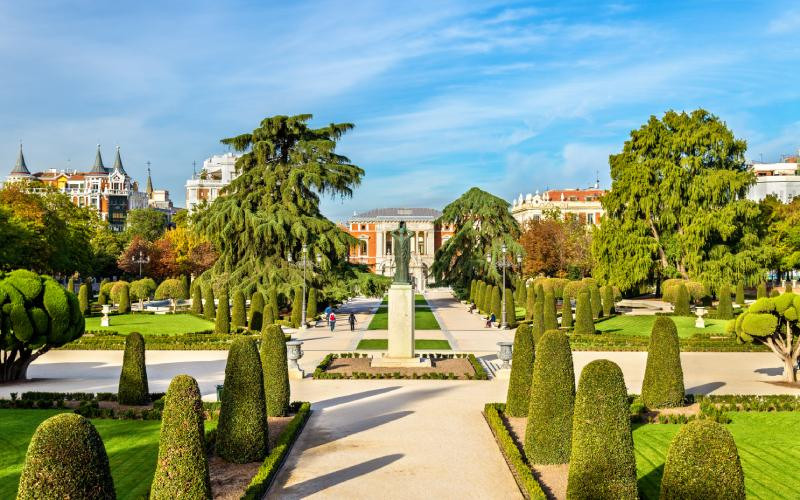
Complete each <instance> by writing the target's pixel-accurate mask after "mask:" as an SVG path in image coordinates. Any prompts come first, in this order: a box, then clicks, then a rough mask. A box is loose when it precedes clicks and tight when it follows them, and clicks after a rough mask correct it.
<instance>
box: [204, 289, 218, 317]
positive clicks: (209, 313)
mask: <svg viewBox="0 0 800 500" xmlns="http://www.w3.org/2000/svg"><path fill="white" fill-rule="evenodd" d="M203 316H205V317H206V319H207V320H209V321H214V320H215V319H216V317H217V309H216V305H215V304H214V289H213V288H211V285H205V286H204V287H203Z"/></svg>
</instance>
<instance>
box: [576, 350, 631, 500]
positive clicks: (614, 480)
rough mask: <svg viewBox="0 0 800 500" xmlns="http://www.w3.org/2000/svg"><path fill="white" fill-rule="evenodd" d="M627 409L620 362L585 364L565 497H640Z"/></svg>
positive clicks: (579, 391)
mask: <svg viewBox="0 0 800 500" xmlns="http://www.w3.org/2000/svg"><path fill="white" fill-rule="evenodd" d="M629 410H630V409H629V406H628V391H627V389H626V388H625V380H624V379H623V377H622V370H620V368H619V366H617V365H616V364H615V363H612V362H611V361H608V360H607V359H599V360H596V361H592V362H591V363H589V364H588V365H586V367H585V368H584V369H583V371H582V372H581V377H580V381H579V382H578V392H577V394H576V395H575V415H574V418H573V425H572V453H571V456H570V463H569V479H568V481H567V498H570V499H572V498H576V499H577V498H580V499H584V498H585V499H632V500H635V499H637V498H639V494H638V491H637V488H636V459H635V457H634V453H633V437H632V435H631V424H630V415H629Z"/></svg>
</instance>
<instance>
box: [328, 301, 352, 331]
mask: <svg viewBox="0 0 800 500" xmlns="http://www.w3.org/2000/svg"><path fill="white" fill-rule="evenodd" d="M324 314H325V321H327V322H328V327H330V329H331V331H333V330H334V329H335V328H336V312H335V311H334V310H333V308H331V306H328V307H326V308H325V312H324ZM347 323H348V324H349V325H350V331H351V332H352V331H354V330H355V329H356V315H355V314H354V313H353V312H351V313H350V314H349V315H348V316H347Z"/></svg>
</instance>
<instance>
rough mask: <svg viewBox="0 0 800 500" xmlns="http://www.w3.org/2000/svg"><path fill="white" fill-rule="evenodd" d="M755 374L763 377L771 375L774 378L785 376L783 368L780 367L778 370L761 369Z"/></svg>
mask: <svg viewBox="0 0 800 500" xmlns="http://www.w3.org/2000/svg"><path fill="white" fill-rule="evenodd" d="M755 372H756V373H760V374H762V375H770V376H773V377H774V376H776V375H783V368H782V367H778V368H759V369H757V370H755Z"/></svg>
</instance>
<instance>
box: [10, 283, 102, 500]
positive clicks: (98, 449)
mask: <svg viewBox="0 0 800 500" xmlns="http://www.w3.org/2000/svg"><path fill="white" fill-rule="evenodd" d="M59 288H60V287H59ZM62 290H63V289H62ZM17 498H18V499H38V498H76V499H78V498H80V499H114V498H116V493H115V492H114V480H113V479H112V477H111V470H110V469H109V465H108V455H107V454H106V449H105V446H103V440H102V439H101V438H100V434H98V433H97V429H95V428H94V426H93V425H92V423H91V422H89V421H88V420H87V419H85V418H84V417H82V416H80V415H77V414H75V413H61V414H58V415H55V416H53V417H50V418H48V419H47V420H45V421H44V422H42V423H41V424H40V425H39V427H37V428H36V432H35V433H34V434H33V438H31V442H30V444H29V445H28V452H27V454H26V455H25V465H24V466H23V468H22V475H21V476H20V478H19V490H18V491H17Z"/></svg>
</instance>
